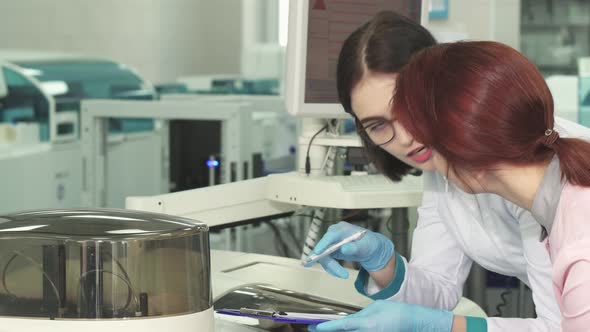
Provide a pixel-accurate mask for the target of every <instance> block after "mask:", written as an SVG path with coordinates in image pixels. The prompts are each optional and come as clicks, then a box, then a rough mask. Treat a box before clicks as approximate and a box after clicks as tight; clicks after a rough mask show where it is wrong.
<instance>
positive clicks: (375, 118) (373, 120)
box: [359, 116, 391, 124]
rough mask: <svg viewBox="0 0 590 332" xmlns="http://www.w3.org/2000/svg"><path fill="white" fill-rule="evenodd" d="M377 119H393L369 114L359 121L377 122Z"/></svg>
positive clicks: (364, 122)
mask: <svg viewBox="0 0 590 332" xmlns="http://www.w3.org/2000/svg"><path fill="white" fill-rule="evenodd" d="M375 121H391V120H390V119H386V118H385V117H382V116H369V117H366V118H364V119H362V120H359V122H360V123H361V124H367V123H370V122H375Z"/></svg>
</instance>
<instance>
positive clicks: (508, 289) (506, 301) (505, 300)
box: [493, 277, 512, 317]
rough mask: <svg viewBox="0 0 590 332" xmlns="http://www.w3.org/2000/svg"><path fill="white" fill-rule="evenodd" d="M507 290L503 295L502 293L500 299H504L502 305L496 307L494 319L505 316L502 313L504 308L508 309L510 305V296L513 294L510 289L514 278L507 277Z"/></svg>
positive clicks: (505, 289)
mask: <svg viewBox="0 0 590 332" xmlns="http://www.w3.org/2000/svg"><path fill="white" fill-rule="evenodd" d="M505 278H506V279H505V288H504V290H503V291H502V293H500V298H501V299H502V300H501V302H500V303H498V305H496V312H497V313H496V314H495V315H494V316H493V317H502V316H503V315H504V313H503V312H502V308H504V307H506V306H507V305H508V295H510V294H512V290H511V287H510V280H511V279H512V278H509V277H505Z"/></svg>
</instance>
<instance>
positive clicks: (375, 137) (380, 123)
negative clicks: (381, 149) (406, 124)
mask: <svg viewBox="0 0 590 332" xmlns="http://www.w3.org/2000/svg"><path fill="white" fill-rule="evenodd" d="M357 128H358V130H359V131H360V132H364V133H365V134H366V135H367V137H368V138H369V139H370V140H371V142H373V144H375V145H385V144H387V143H389V142H391V141H392V140H393V139H394V138H395V129H394V128H393V121H391V120H387V119H375V120H370V121H369V122H366V123H362V124H360V125H359V126H358V127H357Z"/></svg>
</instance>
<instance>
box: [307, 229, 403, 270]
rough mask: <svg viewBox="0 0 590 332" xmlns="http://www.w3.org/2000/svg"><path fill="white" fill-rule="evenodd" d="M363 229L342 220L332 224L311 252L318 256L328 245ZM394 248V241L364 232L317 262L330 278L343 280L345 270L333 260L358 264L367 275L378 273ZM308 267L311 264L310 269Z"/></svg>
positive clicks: (373, 233) (381, 235)
mask: <svg viewBox="0 0 590 332" xmlns="http://www.w3.org/2000/svg"><path fill="white" fill-rule="evenodd" d="M363 229H364V228H362V227H359V226H356V225H352V224H349V223H347V222H344V221H341V222H339V223H337V224H335V225H332V226H330V227H329V228H328V231H327V232H326V234H324V236H323V237H322V238H321V239H320V241H319V242H318V243H317V244H316V246H315V248H314V249H313V251H312V253H313V254H316V255H317V254H321V253H322V252H323V251H324V250H326V249H327V248H328V247H329V246H331V245H333V244H335V243H338V242H340V241H342V240H343V239H345V238H347V237H349V236H351V235H352V234H354V233H356V232H358V231H361V230H363ZM394 249H395V247H394V245H393V242H391V240H390V239H388V238H387V237H385V236H384V235H383V234H380V233H375V232H371V231H367V233H366V234H365V235H364V236H363V237H362V238H361V239H360V240H357V241H354V242H351V243H347V244H345V245H343V246H342V247H340V249H338V250H337V251H335V252H333V253H332V254H331V255H330V256H328V257H324V258H322V259H320V260H319V263H320V264H321V265H322V267H323V268H324V270H326V271H327V272H328V273H330V274H331V275H333V276H336V277H338V278H343V279H346V278H348V271H347V270H346V269H345V268H343V267H342V266H341V265H340V264H339V263H338V262H337V261H336V259H341V260H345V261H351V262H359V263H360V264H361V266H362V267H363V268H364V269H365V270H367V271H369V272H373V271H379V270H381V269H383V268H384V267H385V265H387V262H389V260H390V259H391V256H393V254H394ZM311 265H313V263H312V264H310V265H309V266H311ZM309 266H308V267H309Z"/></svg>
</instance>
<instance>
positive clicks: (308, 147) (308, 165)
mask: <svg viewBox="0 0 590 332" xmlns="http://www.w3.org/2000/svg"><path fill="white" fill-rule="evenodd" d="M326 129H328V125H327V124H326V125H325V126H323V127H322V128H321V129H320V130H318V131H317V133H315V134H313V136H311V139H310V140H309V144H308V145H307V153H306V154H305V174H307V175H309V173H311V164H310V162H309V149H310V148H311V143H312V142H313V140H314V139H315V138H316V136H317V135H319V134H320V133H321V132H322V131H324V130H326Z"/></svg>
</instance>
